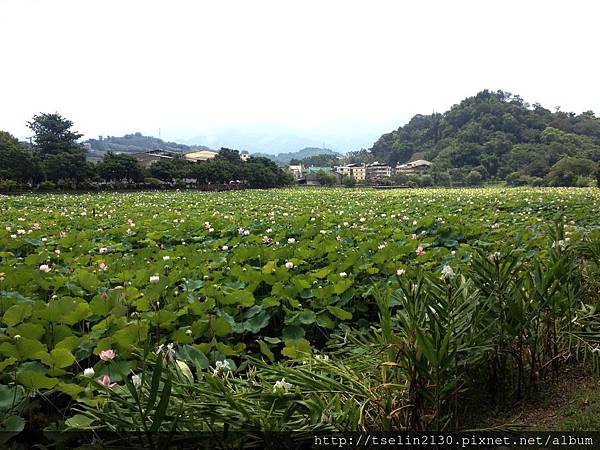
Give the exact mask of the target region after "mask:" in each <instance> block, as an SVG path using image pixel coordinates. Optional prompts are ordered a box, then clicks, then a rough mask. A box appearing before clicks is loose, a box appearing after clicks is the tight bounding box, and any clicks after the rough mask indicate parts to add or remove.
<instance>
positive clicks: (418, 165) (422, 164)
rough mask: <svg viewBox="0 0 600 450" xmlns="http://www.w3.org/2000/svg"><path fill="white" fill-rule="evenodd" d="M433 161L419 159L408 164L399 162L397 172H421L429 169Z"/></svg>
mask: <svg viewBox="0 0 600 450" xmlns="http://www.w3.org/2000/svg"><path fill="white" fill-rule="evenodd" d="M432 164H433V163H432V162H430V161H426V160H424V159H417V160H416V161H411V162H408V163H406V164H398V165H397V166H396V173H419V172H425V171H426V170H429V168H430V167H431V165H432Z"/></svg>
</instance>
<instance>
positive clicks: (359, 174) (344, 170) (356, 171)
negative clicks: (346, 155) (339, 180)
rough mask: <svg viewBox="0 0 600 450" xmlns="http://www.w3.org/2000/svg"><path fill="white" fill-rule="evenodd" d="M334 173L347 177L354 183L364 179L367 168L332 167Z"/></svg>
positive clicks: (362, 166) (350, 165)
mask: <svg viewBox="0 0 600 450" xmlns="http://www.w3.org/2000/svg"><path fill="white" fill-rule="evenodd" d="M334 171H335V172H337V173H339V174H340V175H343V176H349V177H352V178H354V179H355V180H356V181H364V180H365V179H366V172H367V167H366V166H365V165H364V164H347V165H345V166H337V167H334Z"/></svg>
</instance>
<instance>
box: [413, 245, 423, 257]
mask: <svg viewBox="0 0 600 450" xmlns="http://www.w3.org/2000/svg"><path fill="white" fill-rule="evenodd" d="M415 253H416V254H417V256H421V255H422V254H423V253H425V250H424V249H423V247H421V246H420V245H419V246H418V247H417V249H416V250H415Z"/></svg>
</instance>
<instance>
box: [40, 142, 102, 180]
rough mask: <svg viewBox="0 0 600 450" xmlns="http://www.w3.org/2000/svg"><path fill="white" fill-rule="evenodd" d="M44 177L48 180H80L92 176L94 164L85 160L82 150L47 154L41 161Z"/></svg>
mask: <svg viewBox="0 0 600 450" xmlns="http://www.w3.org/2000/svg"><path fill="white" fill-rule="evenodd" d="M42 166H43V168H44V173H45V174H46V178H47V179H48V180H50V181H54V182H57V181H58V180H68V181H71V182H77V183H78V182H81V181H83V180H86V179H89V178H93V177H94V166H93V164H91V163H87V162H86V160H85V151H84V150H71V151H64V152H61V153H57V154H55V155H48V156H47V157H46V158H45V159H44V160H43V163H42Z"/></svg>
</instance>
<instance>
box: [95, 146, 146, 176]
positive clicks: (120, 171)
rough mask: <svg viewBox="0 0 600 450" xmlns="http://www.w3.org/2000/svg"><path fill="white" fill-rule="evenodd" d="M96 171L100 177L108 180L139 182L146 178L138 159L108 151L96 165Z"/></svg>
mask: <svg viewBox="0 0 600 450" xmlns="http://www.w3.org/2000/svg"><path fill="white" fill-rule="evenodd" d="M96 171H97V172H98V175H99V176H100V178H102V179H103V180H106V181H129V182H135V183H139V182H141V181H143V180H144V173H143V171H142V168H141V167H140V165H139V163H138V161H137V160H136V159H135V158H134V157H132V156H129V155H118V154H115V153H112V152H108V153H107V154H106V155H105V156H104V158H103V159H102V161H101V162H99V163H98V164H97V165H96Z"/></svg>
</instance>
